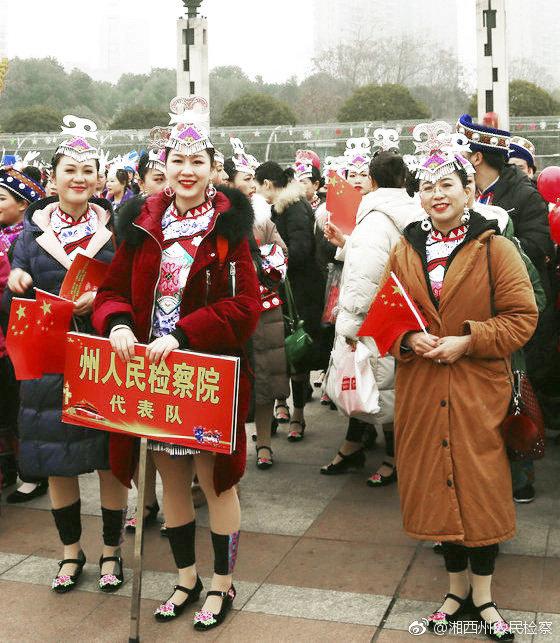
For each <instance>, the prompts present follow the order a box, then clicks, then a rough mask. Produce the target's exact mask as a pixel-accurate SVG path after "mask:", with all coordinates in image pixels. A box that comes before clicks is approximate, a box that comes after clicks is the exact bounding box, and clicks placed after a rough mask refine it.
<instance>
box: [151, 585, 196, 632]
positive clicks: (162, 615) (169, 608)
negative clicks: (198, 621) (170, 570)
mask: <svg viewBox="0 0 560 643" xmlns="http://www.w3.org/2000/svg"><path fill="white" fill-rule="evenodd" d="M203 589H204V588H203V586H202V581H201V580H200V577H199V576H197V577H196V583H195V585H194V587H193V588H192V589H187V588H186V587H183V586H182V585H175V587H174V588H173V594H174V593H175V592H176V591H177V590H179V591H180V592H183V593H185V594H186V595H187V598H186V599H185V600H184V601H183V602H182V603H181V604H180V605H176V604H175V603H172V602H171V596H173V594H171V596H170V597H169V598H168V599H167V600H166V601H165V603H162V604H161V605H160V606H159V607H158V608H157V610H156V611H155V612H154V616H155V619H156V621H159V622H160V623H166V622H168V621H172V620H173V619H175V618H177V617H178V616H181V614H182V613H183V612H184V611H185V607H187V605H192V603H196V601H197V600H198V599H199V598H200V594H201V592H202V590H203Z"/></svg>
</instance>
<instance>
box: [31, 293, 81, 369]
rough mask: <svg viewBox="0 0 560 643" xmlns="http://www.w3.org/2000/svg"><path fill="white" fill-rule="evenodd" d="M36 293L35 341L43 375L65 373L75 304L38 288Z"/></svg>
mask: <svg viewBox="0 0 560 643" xmlns="http://www.w3.org/2000/svg"><path fill="white" fill-rule="evenodd" d="M35 293H36V295H35V296H36V301H37V304H36V305H37V307H36V311H35V341H36V344H37V346H38V347H39V351H40V354H41V365H42V370H43V373H64V361H65V356H66V333H67V332H68V331H69V330H70V321H71V320H72V314H73V312H74V304H73V303H72V302H71V301H68V300H67V299H63V298H62V297H57V296H56V295H51V293H49V292H45V291H44V290H39V289H38V288H36V289H35Z"/></svg>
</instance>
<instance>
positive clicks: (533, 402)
mask: <svg viewBox="0 0 560 643" xmlns="http://www.w3.org/2000/svg"><path fill="white" fill-rule="evenodd" d="M512 388H513V393H512V398H511V405H510V409H509V412H508V414H507V416H506V419H505V420H504V421H503V423H502V427H501V428H502V436H503V438H504V442H505V445H506V448H507V452H508V456H509V459H510V460H513V461H518V460H540V459H541V458H542V457H544V419H543V414H542V411H541V408H540V406H539V402H538V400H537V396H536V395H535V391H534V390H533V387H532V386H531V384H530V383H529V380H528V379H527V376H526V375H525V373H521V372H520V371H514V372H513V381H512Z"/></svg>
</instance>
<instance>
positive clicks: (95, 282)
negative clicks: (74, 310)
mask: <svg viewBox="0 0 560 643" xmlns="http://www.w3.org/2000/svg"><path fill="white" fill-rule="evenodd" d="M108 270H109V264H108V263H103V262H102V261H98V260H97V259H91V258H90V257H86V256H85V255H83V254H78V255H77V256H76V258H75V259H74V261H73V262H72V265H71V266H70V270H68V272H67V273H66V277H64V281H63V282H62V286H61V287H60V296H61V297H62V298H63V299H68V300H70V301H77V300H78V299H79V298H80V297H81V296H82V295H83V294H84V293H85V292H89V291H90V290H93V291H96V290H97V289H98V288H99V286H101V284H102V283H103V280H104V279H105V275H106V274H107V272H108Z"/></svg>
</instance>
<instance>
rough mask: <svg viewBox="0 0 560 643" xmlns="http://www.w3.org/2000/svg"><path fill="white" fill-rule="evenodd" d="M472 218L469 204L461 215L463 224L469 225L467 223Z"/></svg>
mask: <svg viewBox="0 0 560 643" xmlns="http://www.w3.org/2000/svg"><path fill="white" fill-rule="evenodd" d="M470 220H471V213H470V212H469V209H468V208H467V206H465V212H464V214H463V216H462V217H461V223H462V224H463V225H467V223H468V222H469V221H470Z"/></svg>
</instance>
